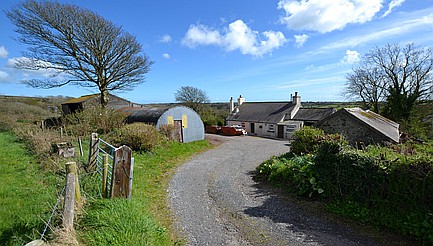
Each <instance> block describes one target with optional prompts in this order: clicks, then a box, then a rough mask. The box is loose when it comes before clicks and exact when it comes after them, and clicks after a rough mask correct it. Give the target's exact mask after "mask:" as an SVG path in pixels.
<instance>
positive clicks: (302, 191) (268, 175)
mask: <svg viewBox="0 0 433 246" xmlns="http://www.w3.org/2000/svg"><path fill="white" fill-rule="evenodd" d="M257 172H258V174H259V177H261V178H264V179H267V180H268V181H270V182H272V183H278V184H280V185H281V186H283V188H286V189H288V190H291V191H293V192H296V193H297V194H299V195H308V196H309V197H311V196H312V195H313V194H322V193H323V192H324V190H323V189H322V188H321V187H320V185H319V183H318V180H317V172H316V168H315V165H314V162H313V161H312V158H311V156H309V155H304V156H295V155H291V154H286V155H283V156H280V157H272V158H271V159H269V160H268V161H265V162H263V163H262V164H261V165H260V166H258V167H257Z"/></svg>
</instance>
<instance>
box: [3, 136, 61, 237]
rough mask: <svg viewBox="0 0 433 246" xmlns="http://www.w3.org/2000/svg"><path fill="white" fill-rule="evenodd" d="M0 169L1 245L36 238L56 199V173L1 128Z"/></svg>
mask: <svg viewBox="0 0 433 246" xmlns="http://www.w3.org/2000/svg"><path fill="white" fill-rule="evenodd" d="M0 170H1V171H0V180H1V183H2V184H1V185H0V245H23V244H24V243H26V242H29V241H31V240H33V239H39V238H40V234H39V233H42V231H43V229H44V226H45V224H44V221H47V220H48V218H49V215H50V212H51V206H53V204H54V203H55V201H56V199H57V197H56V190H55V188H56V186H55V183H56V178H55V175H53V174H50V173H47V172H43V171H42V170H41V168H40V166H39V165H38V163H37V162H36V160H35V159H34V157H32V156H31V155H29V154H28V151H27V150H26V148H25V146H24V145H23V144H20V143H17V142H16V138H15V136H14V135H13V134H11V133H8V132H0Z"/></svg>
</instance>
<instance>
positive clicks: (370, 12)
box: [278, 0, 382, 33]
mask: <svg viewBox="0 0 433 246" xmlns="http://www.w3.org/2000/svg"><path fill="white" fill-rule="evenodd" d="M381 3H382V0H340V1H329V0H309V1H308V0H301V1H299V0H280V1H279V2H278V9H281V10H283V11H284V13H285V15H284V16H283V17H281V18H280V21H281V23H283V24H286V25H287V27H288V28H289V29H295V30H311V31H317V32H320V33H327V32H332V31H334V30H340V29H343V28H344V27H345V26H346V25H347V24H350V23H365V22H368V21H371V20H372V18H373V17H374V16H375V15H376V13H377V12H379V11H380V9H381V7H382V4H381Z"/></svg>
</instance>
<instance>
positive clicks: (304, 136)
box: [290, 126, 345, 155]
mask: <svg viewBox="0 0 433 246" xmlns="http://www.w3.org/2000/svg"><path fill="white" fill-rule="evenodd" d="M293 138H294V139H295V141H294V142H293V143H292V144H291V145H290V151H291V152H292V153H294V154H296V155H303V154H310V153H314V152H316V151H317V149H318V147H319V145H320V144H321V143H322V142H323V141H341V142H342V143H344V142H345V141H344V138H343V136H342V135H339V134H331V135H327V134H325V133H324V132H323V130H322V129H318V128H314V127H309V126H306V127H304V128H302V129H300V130H297V131H295V133H294V134H293Z"/></svg>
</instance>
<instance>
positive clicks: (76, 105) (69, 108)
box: [62, 94, 140, 114]
mask: <svg viewBox="0 0 433 246" xmlns="http://www.w3.org/2000/svg"><path fill="white" fill-rule="evenodd" d="M108 99H109V100H108V107H109V108H113V109H119V108H124V107H137V106H140V104H136V103H133V102H130V101H128V100H126V99H123V98H121V97H118V96H115V95H112V94H108ZM100 102H101V96H100V94H92V95H85V96H82V97H78V98H73V99H70V100H68V101H66V102H64V103H62V112H63V114H71V113H75V112H76V111H79V110H82V109H84V108H86V107H89V106H98V105H100Z"/></svg>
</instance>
